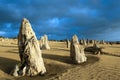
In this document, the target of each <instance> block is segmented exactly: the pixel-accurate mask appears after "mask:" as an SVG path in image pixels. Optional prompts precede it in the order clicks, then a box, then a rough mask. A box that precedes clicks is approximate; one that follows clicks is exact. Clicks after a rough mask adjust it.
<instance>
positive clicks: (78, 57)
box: [70, 35, 87, 64]
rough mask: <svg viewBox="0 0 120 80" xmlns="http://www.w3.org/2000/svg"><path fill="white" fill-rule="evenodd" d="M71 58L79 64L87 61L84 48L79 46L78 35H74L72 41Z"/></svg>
mask: <svg viewBox="0 0 120 80" xmlns="http://www.w3.org/2000/svg"><path fill="white" fill-rule="evenodd" d="M70 57H71V58H72V60H73V62H74V63H77V64H79V63H82V62H85V61H86V60H87V58H86V56H85V54H84V48H83V47H82V46H80V45H79V42H78V37H77V36H76V35H74V36H73V37H72V40H71V46H70Z"/></svg>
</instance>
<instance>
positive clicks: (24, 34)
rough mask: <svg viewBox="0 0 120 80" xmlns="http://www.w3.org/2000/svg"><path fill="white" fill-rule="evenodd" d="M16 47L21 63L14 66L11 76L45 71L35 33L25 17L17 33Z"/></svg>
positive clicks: (32, 74)
mask: <svg viewBox="0 0 120 80" xmlns="http://www.w3.org/2000/svg"><path fill="white" fill-rule="evenodd" d="M18 48H19V56H20V59H21V64H20V65H17V66H16V67H15V70H14V71H13V73H12V74H13V76H25V75H27V76H35V75H38V74H44V73H45V72H46V68H45V66H44V62H43V59H42V55H41V50H40V47H39V43H38V41H37V38H36V35H35V33H34V31H33V29H32V27H31V24H30V23H29V21H28V20H27V19H25V18H24V19H23V20H22V23H21V27H20V31H19V34H18Z"/></svg>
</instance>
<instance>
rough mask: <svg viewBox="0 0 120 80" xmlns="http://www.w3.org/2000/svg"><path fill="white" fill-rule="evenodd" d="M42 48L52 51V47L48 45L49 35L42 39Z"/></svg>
mask: <svg viewBox="0 0 120 80" xmlns="http://www.w3.org/2000/svg"><path fill="white" fill-rule="evenodd" d="M40 48H41V49H50V46H49V44H48V37H47V35H44V36H42V37H41V40H40Z"/></svg>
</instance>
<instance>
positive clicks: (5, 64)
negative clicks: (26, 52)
mask: <svg viewBox="0 0 120 80" xmlns="http://www.w3.org/2000/svg"><path fill="white" fill-rule="evenodd" d="M18 63H20V62H19V61H17V60H13V59H9V58H4V57H0V69H1V70H2V71H4V72H5V73H7V74H9V73H10V72H11V70H12V69H13V68H14V67H15V65H16V64H18Z"/></svg>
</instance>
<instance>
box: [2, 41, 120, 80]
mask: <svg viewBox="0 0 120 80" xmlns="http://www.w3.org/2000/svg"><path fill="white" fill-rule="evenodd" d="M65 44H66V43H64V42H52V41H51V42H50V47H51V50H43V51H42V53H43V59H44V62H45V66H46V69H47V73H46V75H45V76H35V77H18V78H15V77H13V76H11V75H9V73H10V71H11V70H12V69H13V67H14V66H15V64H17V63H20V60H19V54H18V48H17V43H16V42H11V43H10V44H9V45H7V43H6V42H4V44H2V43H1V42H0V80H45V79H48V80H55V79H56V80H57V79H60V80H120V77H119V76H120V57H115V56H109V55H99V56H95V55H91V54H87V57H88V61H87V62H86V63H84V64H80V65H74V64H71V59H70V57H69V54H70V53H69V49H67V48H66V45H65ZM104 46H105V45H104ZM115 47H117V48H118V47H119V46H118V45H113V48H112V47H110V50H111V51H113V50H112V49H114V51H116V50H115V49H116V48H115ZM108 48H109V47H108ZM108 48H107V45H106V48H105V50H106V51H108V52H109V51H110V50H107V49H108ZM117 51H120V50H119V49H117Z"/></svg>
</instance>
